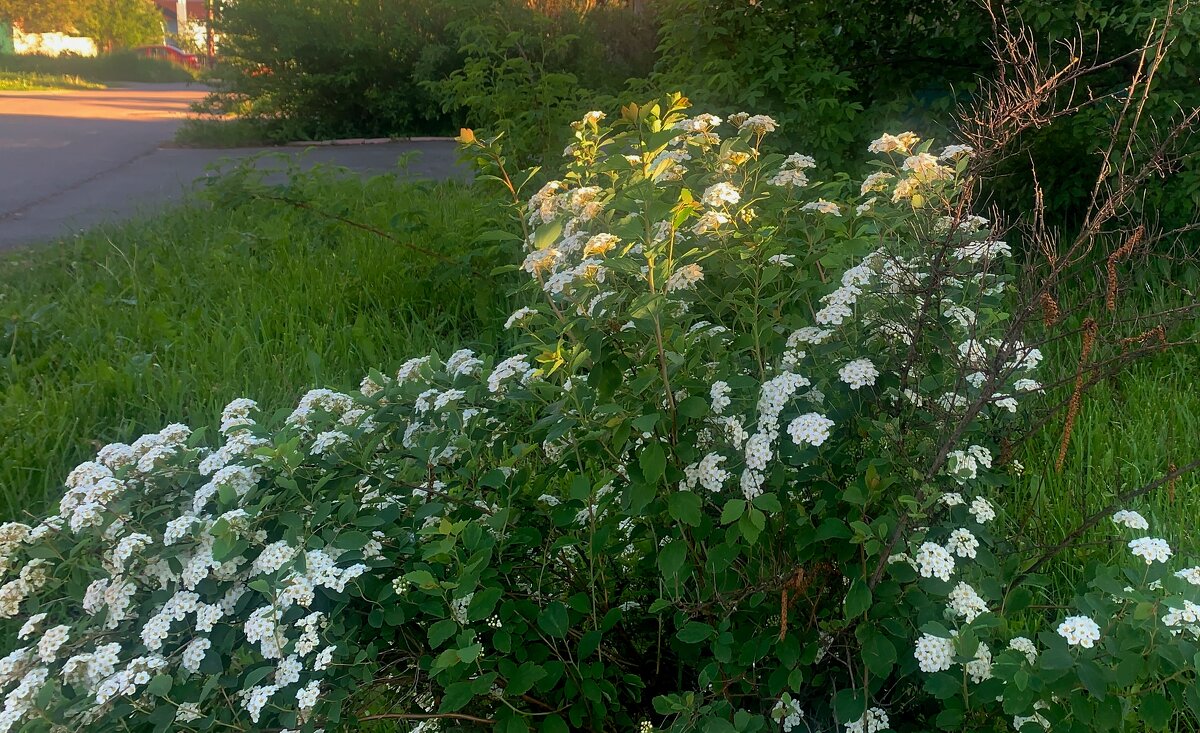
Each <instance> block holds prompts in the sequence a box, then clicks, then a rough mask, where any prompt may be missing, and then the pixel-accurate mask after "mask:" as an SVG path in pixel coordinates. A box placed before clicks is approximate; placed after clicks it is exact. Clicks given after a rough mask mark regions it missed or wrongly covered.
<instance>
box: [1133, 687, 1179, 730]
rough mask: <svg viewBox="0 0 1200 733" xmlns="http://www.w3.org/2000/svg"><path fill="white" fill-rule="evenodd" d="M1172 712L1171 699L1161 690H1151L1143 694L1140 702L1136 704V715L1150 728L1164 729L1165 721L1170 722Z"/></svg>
mask: <svg viewBox="0 0 1200 733" xmlns="http://www.w3.org/2000/svg"><path fill="white" fill-rule="evenodd" d="M1174 712H1175V710H1174V707H1173V706H1172V705H1171V701H1170V700H1168V699H1167V697H1166V695H1164V694H1162V693H1161V692H1151V693H1149V694H1147V695H1145V696H1143V697H1142V704H1141V705H1140V706H1138V716H1140V717H1141V719H1142V722H1144V723H1145V724H1146V727H1147V728H1149V729H1150V730H1164V729H1165V728H1166V727H1167V723H1169V722H1171V715H1172V714H1174Z"/></svg>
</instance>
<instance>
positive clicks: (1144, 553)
mask: <svg viewBox="0 0 1200 733" xmlns="http://www.w3.org/2000/svg"><path fill="white" fill-rule="evenodd" d="M1129 550H1130V552H1132V553H1133V554H1134V556H1136V557H1140V558H1142V559H1143V560H1145V561H1146V564H1147V565H1150V564H1151V563H1155V562H1166V561H1167V560H1170V559H1171V546H1170V545H1168V544H1167V541H1166V540H1164V539H1159V538H1157V537H1139V538H1138V539H1136V540H1131V541H1130V542H1129Z"/></svg>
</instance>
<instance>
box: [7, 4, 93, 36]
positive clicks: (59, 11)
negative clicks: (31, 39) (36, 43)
mask: <svg viewBox="0 0 1200 733" xmlns="http://www.w3.org/2000/svg"><path fill="white" fill-rule="evenodd" d="M79 11H80V4H79V2H77V0H0V19H3V20H7V21H10V22H13V23H15V24H17V25H19V26H20V27H21V28H22V29H23V30H25V32H27V33H42V32H47V31H61V30H63V29H64V28H70V27H72V26H73V25H74V24H75V23H76V22H77V21H78V20H79Z"/></svg>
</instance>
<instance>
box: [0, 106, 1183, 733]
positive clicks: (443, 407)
mask: <svg viewBox="0 0 1200 733" xmlns="http://www.w3.org/2000/svg"><path fill="white" fill-rule="evenodd" d="M685 109H686V102H685V101H684V100H682V99H680V98H678V97H672V98H668V99H666V100H664V101H662V102H660V103H657V104H649V105H645V106H641V107H638V106H630V107H627V108H625V109H624V110H622V114H621V116H620V119H618V120H617V121H616V122H615V123H613V124H612V125H609V124H607V122H606V117H605V115H604V114H602V113H598V112H596V113H590V114H589V115H587V116H586V117H585V119H583V120H581V121H580V122H578V123H576V125H575V126H574V142H573V144H572V145H571V146H570V147H569V148H568V149H567V151H566V157H567V158H568V162H567V164H566V166H565V171H564V173H563V175H562V177H561V179H560V180H555V181H551V182H550V183H547V184H546V185H545V186H544V187H543V188H542V189H541V190H540V191H539V192H537V193H536V194H535V195H534V196H533V197H532V198H530V199H529V201H528V204H527V207H526V208H525V209H524V210H523V211H522V212H521V216H522V217H523V221H524V224H525V228H526V229H527V231H528V232H529V234H528V237H527V238H526V242H525V244H526V246H527V248H528V255H527V257H526V258H525V259H524V262H523V264H522V265H521V269H522V270H524V271H525V272H526V273H528V274H529V276H530V284H529V292H530V295H531V297H530V298H529V300H528V305H527V306H525V307H522V308H521V309H519V310H518V311H516V312H515V313H513V314H512V316H511V317H510V318H509V319H508V322H507V324H506V326H507V327H508V328H509V329H511V330H513V331H515V332H517V333H519V334H520V339H519V344H520V347H519V348H518V349H517V350H516V352H515V353H513V354H512V355H508V356H491V355H476V354H474V353H472V352H471V351H468V350H460V351H456V352H454V353H452V354H448V355H442V354H429V355H425V356H421V357H418V358H414V359H412V360H410V361H408V362H407V363H405V364H404V365H403V366H402V367H401V368H400V369H399V371H398V373H396V374H395V375H394V376H393V375H386V376H385V375H383V374H380V373H377V372H373V373H372V374H370V375H369V376H367V377H366V378H365V379H363V381H362V385H361V389H360V391H359V392H357V393H355V394H341V393H336V392H331V391H328V390H314V391H311V392H309V393H308V394H307V395H305V396H304V398H303V399H302V400H301V402H300V404H299V405H298V406H297V407H296V408H295V410H293V411H292V412H291V413H290V414H287V413H286V412H284V413H281V414H279V415H278V416H272V415H271V414H270V413H264V412H262V411H261V410H260V408H259V406H258V405H256V404H255V403H254V402H252V401H250V400H246V399H239V400H235V401H234V402H232V403H231V404H230V405H229V406H228V407H227V408H226V410H225V411H224V413H223V415H222V426H221V429H220V436H214V437H212V438H210V437H209V436H206V435H204V434H202V433H199V432H196V433H193V432H191V431H189V430H188V429H187V428H186V427H183V426H180V425H172V426H169V427H167V428H166V429H164V430H163V431H161V432H160V433H157V434H153V435H147V436H144V437H143V438H141V439H139V440H138V441H136V442H135V443H134V444H133V445H109V446H107V447H105V448H104V449H102V450H101V451H100V452H99V454H98V455H97V458H96V460H95V461H94V462H89V463H85V464H83V465H81V466H79V467H78V468H77V469H76V470H75V471H74V472H72V474H71V475H70V476H69V477H68V478H67V481H66V492H65V494H64V496H63V499H62V501H61V503H60V505H59V507H58V511H57V512H55V513H54V514H53V515H51V516H50V517H48V518H46V519H45V520H43V521H41V522H40V523H38V524H36V525H35V526H28V525H24V524H14V523H10V524H7V525H4V527H3V529H2V530H0V543H2V550H0V556H2V557H3V564H2V566H0V567H3V569H4V571H5V582H4V584H3V586H2V587H0V614H2V615H3V616H4V617H5V618H8V619H11V621H10V626H9V627H7V632H6V635H5V641H6V644H7V649H6V650H4V651H5V652H6V654H7V655H6V656H4V657H3V659H2V660H0V682H2V684H3V685H4V691H5V693H6V699H5V705H4V709H3V711H2V712H0V730H2V731H6V730H15V729H23V728H28V729H30V730H35V729H36V730H42V729H47V728H56V727H65V726H80V725H86V726H89V730H90V729H93V727H94V728H95V729H97V730H100V729H117V728H135V729H139V730H140V729H147V730H149V729H154V730H164V731H165V730H168V729H170V730H202V729H203V730H207V729H217V728H232V729H236V730H258V729H267V730H279V729H284V730H288V731H296V730H302V731H312V730H314V729H322V728H325V729H328V728H330V727H336V726H340V725H345V724H348V723H351V722H355V721H357V722H363V721H370V720H380V719H392V720H410V721H420V722H419V723H418V725H421V726H434V725H437V724H438V722H439V721H440V720H442V719H446V718H451V719H457V720H458V721H468V722H473V723H475V724H478V725H488V726H496V727H500V728H502V729H503V730H504V731H506V733H508V732H511V733H516V732H517V731H523V730H527V729H528V728H530V727H537V728H539V729H541V730H545V731H547V732H548V733H559V732H560V731H565V730H569V729H585V728H586V729H597V730H599V729H612V730H631V729H634V728H640V729H641V730H643V731H646V730H648V729H650V728H651V727H658V728H664V729H668V728H669V729H671V730H676V731H681V732H682V731H685V730H691V729H694V728H702V729H704V730H711V731H730V730H737V731H746V732H747V733H749V732H751V731H758V730H766V729H773V730H778V729H782V730H783V731H785V732H790V731H798V730H804V731H819V730H837V731H845V733H875V732H876V731H883V730H891V729H895V730H901V731H903V730H914V729H928V728H929V727H930V726H937V727H940V728H945V729H965V728H984V729H989V728H997V729H1000V728H1008V727H1009V726H1012V727H1015V728H1016V729H1018V730H1022V731H1026V733H1028V731H1031V730H1032V731H1039V730H1055V731H1085V730H1087V731H1091V730H1107V729H1111V730H1117V729H1122V728H1126V727H1128V728H1138V729H1140V728H1142V727H1149V728H1156V729H1157V728H1162V727H1165V726H1166V725H1167V724H1168V723H1169V722H1170V720H1171V718H1172V716H1173V715H1174V714H1175V712H1176V711H1178V712H1179V714H1180V715H1185V714H1190V715H1192V716H1194V714H1195V711H1196V709H1197V707H1200V698H1198V696H1197V692H1196V689H1197V688H1196V686H1195V680H1196V678H1195V659H1196V652H1197V650H1198V647H1197V633H1198V632H1200V625H1198V624H1200V620H1198V619H1197V612H1198V611H1200V606H1197V605H1196V600H1197V599H1196V595H1197V593H1196V586H1197V585H1198V584H1200V568H1195V567H1193V568H1187V569H1185V568H1182V567H1175V565H1173V564H1172V562H1171V561H1172V559H1173V558H1172V554H1171V549H1170V548H1169V547H1168V546H1167V545H1166V543H1165V542H1163V541H1162V540H1158V539H1155V538H1153V537H1147V536H1143V533H1144V532H1145V531H1146V530H1147V529H1148V527H1149V523H1148V522H1147V521H1146V520H1145V518H1144V517H1142V516H1141V515H1140V514H1137V513H1136V512H1133V511H1123V512H1120V513H1118V514H1117V515H1115V516H1114V517H1113V523H1114V528H1116V529H1117V530H1119V531H1121V532H1128V533H1129V536H1130V540H1131V541H1130V542H1129V550H1130V553H1129V555H1128V563H1127V565H1124V566H1122V567H1099V568H1096V569H1094V572H1093V573H1092V574H1091V577H1092V580H1091V582H1090V584H1089V585H1088V586H1087V587H1086V588H1084V589H1082V592H1081V593H1080V595H1079V597H1078V598H1076V599H1074V600H1073V601H1072V602H1071V603H1070V604H1069V605H1064V604H1062V603H1061V602H1058V601H1056V600H1054V599H1051V600H1052V602H1051V603H1050V604H1047V605H1044V606H1042V607H1049V608H1053V609H1054V610H1052V611H1049V612H1043V611H1041V610H1037V609H1034V608H1033V607H1032V606H1031V603H1032V601H1033V599H1034V593H1033V592H1032V591H1031V589H1030V588H1029V585H1030V584H1031V583H1032V582H1036V581H1037V578H1036V577H1026V575H1025V573H1026V571H1027V570H1028V568H1027V565H1026V564H1025V562H1024V561H1023V560H1022V557H1023V556H1022V554H1021V552H1020V550H1021V549H1022V548H1021V545H1020V538H1013V537H1009V536H1007V534H1006V533H1005V531H1004V528H1005V527H1006V526H1007V524H1008V523H1007V518H1006V517H1005V516H1004V513H1003V511H1002V507H1003V503H1002V502H996V501H995V499H996V497H997V495H1000V494H1002V492H1003V490H1004V487H1005V485H1006V484H1008V483H1009V482H1010V481H1011V477H1012V474H1013V473H1014V472H1017V471H1019V466H1018V465H1017V464H1015V463H1013V462H1007V463H1005V461H1004V460H1003V456H1002V455H1001V454H1000V446H1001V443H1000V438H1002V437H1003V436H1004V434H1005V433H1006V432H1008V431H1011V430H1013V429H1014V428H1015V426H1016V424H1017V423H1016V422H1015V421H1016V420H1017V419H1018V414H1019V411H1020V408H1021V405H1022V402H1023V401H1024V400H1025V398H1026V397H1027V396H1029V395H1033V394H1036V393H1037V392H1038V391H1039V390H1040V385H1039V383H1038V382H1037V381H1036V369H1037V366H1038V361H1039V359H1040V354H1039V352H1038V351H1037V349H1036V348H1033V347H1032V346H1029V345H1026V344H1024V343H1022V341H1021V340H1020V334H1018V333H1012V330H1013V329H1012V328H1011V327H1010V324H1009V322H1008V316H1007V314H1006V312H1005V294H1006V289H1007V288H1008V287H1009V284H1010V282H1011V281H1012V276H1011V275H1010V274H1009V269H1008V262H1007V258H1008V257H1009V254H1010V252H1009V248H1008V246H1007V245H1006V244H1005V243H1004V242H1002V241H999V240H996V239H994V238H993V237H992V236H991V234H990V233H989V231H988V228H987V222H986V221H984V220H983V219H981V218H979V217H977V216H974V215H971V214H970V213H969V212H967V211H963V210H962V207H961V206H960V205H959V192H960V188H961V185H962V180H963V178H964V176H966V175H967V172H968V171H969V165H970V155H971V151H970V150H969V149H966V148H963V147H961V146H957V147H956V146H951V147H949V148H945V149H942V150H941V151H939V152H937V153H936V154H935V153H933V152H931V151H932V150H933V148H932V146H931V144H930V143H929V142H921V141H920V140H918V139H917V137H916V136H915V135H913V134H912V133H905V134H903V135H896V136H892V135H885V136H883V137H881V138H880V139H878V140H876V141H875V142H874V143H872V145H871V150H872V152H874V153H877V154H878V170H877V171H876V172H874V173H872V174H871V175H870V176H869V177H867V178H866V180H864V181H861V182H853V183H851V182H850V181H849V180H847V178H846V177H845V176H838V175H832V174H821V173H819V171H820V169H821V166H820V163H819V161H818V160H815V159H814V158H811V157H808V156H807V155H803V154H793V155H789V156H784V155H777V154H769V153H767V152H765V151H764V149H763V147H762V144H763V141H764V138H766V136H768V135H769V134H770V133H771V132H772V131H773V129H774V127H775V123H774V121H773V120H771V119H770V118H768V117H763V116H750V115H734V116H733V117H731V118H730V119H728V120H721V119H718V118H716V117H713V116H711V115H703V114H701V115H697V116H687V114H686V112H685ZM467 139H469V140H471V139H472V138H467ZM492 144H493V143H490V142H486V141H477V140H474V141H472V142H470V143H469V145H470V146H472V147H473V148H477V149H478V148H487V147H488V146H491V145H492Z"/></svg>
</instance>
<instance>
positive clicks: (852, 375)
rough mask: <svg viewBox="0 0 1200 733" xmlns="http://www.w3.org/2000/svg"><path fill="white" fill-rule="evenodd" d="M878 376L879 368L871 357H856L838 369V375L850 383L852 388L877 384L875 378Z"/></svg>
mask: <svg viewBox="0 0 1200 733" xmlns="http://www.w3.org/2000/svg"><path fill="white" fill-rule="evenodd" d="M878 376H879V370H878V369H876V368H875V365H874V364H872V363H871V360H870V359H855V360H854V361H851V362H847V363H846V364H845V365H843V366H842V368H841V369H839V370H838V377H839V378H841V380H842V381H843V382H845V383H846V384H848V385H850V389H861V388H863V387H866V386H869V385H872V384H875V378H876V377H878Z"/></svg>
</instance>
